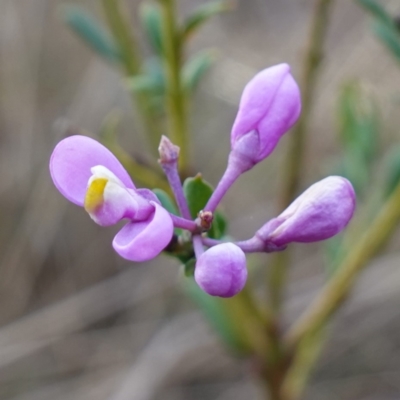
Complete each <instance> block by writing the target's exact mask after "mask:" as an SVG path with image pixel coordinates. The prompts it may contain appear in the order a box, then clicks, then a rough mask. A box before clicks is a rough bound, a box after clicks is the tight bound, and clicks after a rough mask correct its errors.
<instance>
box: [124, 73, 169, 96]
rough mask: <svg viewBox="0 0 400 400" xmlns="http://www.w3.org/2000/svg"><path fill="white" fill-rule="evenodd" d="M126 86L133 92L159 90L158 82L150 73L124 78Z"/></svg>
mask: <svg viewBox="0 0 400 400" xmlns="http://www.w3.org/2000/svg"><path fill="white" fill-rule="evenodd" d="M126 82H127V85H128V88H129V89H130V90H132V91H134V92H159V91H160V90H161V88H160V85H159V82H157V81H156V80H155V79H154V78H153V77H152V76H150V75H137V76H133V77H131V78H127V79H126Z"/></svg>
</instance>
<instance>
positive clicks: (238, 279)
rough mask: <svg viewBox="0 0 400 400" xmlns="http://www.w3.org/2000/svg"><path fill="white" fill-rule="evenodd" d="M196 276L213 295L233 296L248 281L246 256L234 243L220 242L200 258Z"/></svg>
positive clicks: (200, 283)
mask: <svg viewBox="0 0 400 400" xmlns="http://www.w3.org/2000/svg"><path fill="white" fill-rule="evenodd" d="M194 278H195V280H196V282H197V284H198V285H199V286H200V287H201V289H203V290H204V291H205V292H206V293H208V294H210V295H211V296H219V297H232V296H234V295H235V294H237V293H239V292H240V291H241V290H242V289H243V287H244V285H245V283H246V279H247V269H246V256H245V254H244V253H243V251H242V250H241V249H240V248H239V247H238V246H236V245H234V244H233V243H222V244H218V245H216V246H214V247H211V248H210V249H208V250H207V251H205V252H204V253H203V254H202V255H201V256H200V257H199V258H198V260H197V263H196V269H195V271H194Z"/></svg>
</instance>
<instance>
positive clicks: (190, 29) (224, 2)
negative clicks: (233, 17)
mask: <svg viewBox="0 0 400 400" xmlns="http://www.w3.org/2000/svg"><path fill="white" fill-rule="evenodd" d="M233 5H234V2H233V1H229V0H220V1H213V2H210V3H206V4H203V5H201V6H200V7H198V8H197V10H195V11H194V13H193V14H192V15H191V16H190V17H189V18H188V19H187V20H186V21H185V23H184V26H183V30H182V39H183V40H187V39H189V38H190V37H191V36H192V35H193V34H194V33H195V32H196V31H197V30H198V29H199V28H200V27H201V26H202V25H203V24H204V23H205V22H207V21H208V19H209V18H210V17H212V16H213V15H216V14H219V13H222V12H225V11H228V10H231V9H232V8H233Z"/></svg>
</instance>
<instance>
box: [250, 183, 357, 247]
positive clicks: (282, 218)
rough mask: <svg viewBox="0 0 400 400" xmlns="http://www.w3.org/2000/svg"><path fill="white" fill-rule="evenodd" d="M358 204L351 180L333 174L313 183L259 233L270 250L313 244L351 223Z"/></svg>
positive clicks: (257, 235) (258, 235) (257, 234)
mask: <svg viewBox="0 0 400 400" xmlns="http://www.w3.org/2000/svg"><path fill="white" fill-rule="evenodd" d="M355 207H356V196H355V192H354V189H353V186H352V185H351V183H350V182H349V181H348V180H347V179H345V178H343V177H340V176H329V177H327V178H325V179H322V180H321V181H319V182H317V183H315V184H314V185H312V186H310V187H309V188H308V189H307V190H306V191H305V192H304V193H303V194H301V195H300V196H299V197H298V198H297V199H296V200H294V201H293V203H292V204H290V206H289V207H288V208H287V209H286V210H284V211H283V212H282V213H281V214H280V215H279V216H278V217H276V218H274V219H272V220H271V221H269V222H267V223H266V224H265V225H264V226H263V227H262V228H261V229H259V230H258V231H257V233H256V237H257V238H258V239H261V240H262V241H263V242H264V245H265V246H266V248H267V250H269V251H274V250H279V249H283V248H285V246H286V245H287V244H289V243H291V242H298V243H310V242H317V241H320V240H325V239H328V238H330V237H332V236H334V235H336V234H338V233H339V232H340V231H342V230H343V229H344V228H345V227H346V225H347V224H348V223H349V221H350V219H351V217H352V216H353V213H354V210H355Z"/></svg>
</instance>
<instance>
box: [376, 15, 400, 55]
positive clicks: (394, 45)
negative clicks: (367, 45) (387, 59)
mask: <svg viewBox="0 0 400 400" xmlns="http://www.w3.org/2000/svg"><path fill="white" fill-rule="evenodd" d="M374 30H375V32H376V34H377V35H378V36H379V38H380V39H381V40H382V41H383V43H384V44H385V45H386V47H387V48H388V49H389V50H390V51H391V53H392V54H393V55H394V56H395V57H396V59H397V60H398V61H400V34H399V32H398V30H397V29H396V27H393V26H390V25H385V24H383V23H379V22H378V23H376V24H375V25H374Z"/></svg>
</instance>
